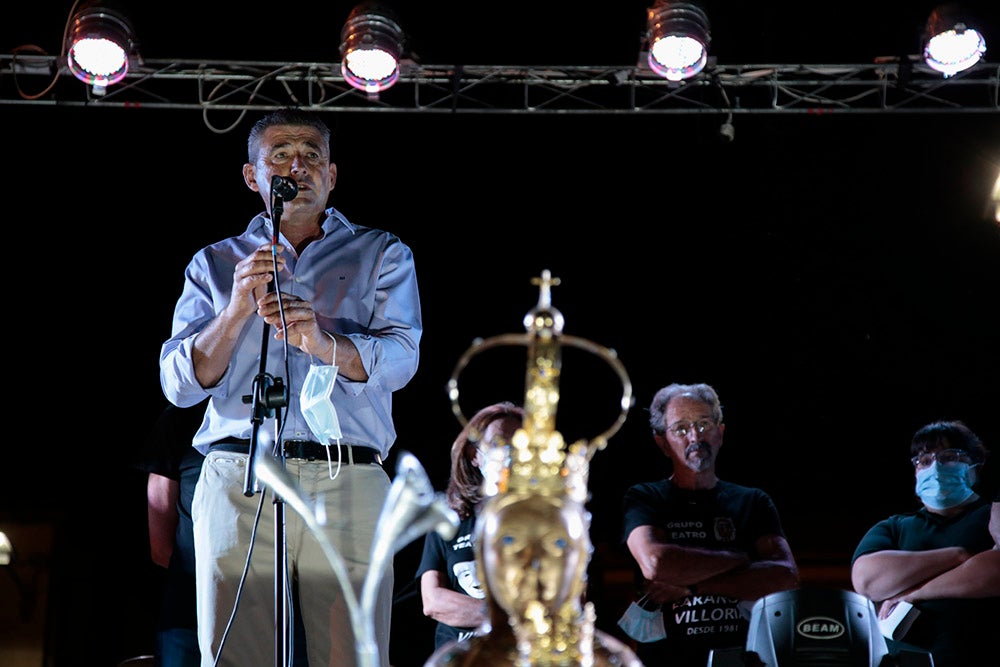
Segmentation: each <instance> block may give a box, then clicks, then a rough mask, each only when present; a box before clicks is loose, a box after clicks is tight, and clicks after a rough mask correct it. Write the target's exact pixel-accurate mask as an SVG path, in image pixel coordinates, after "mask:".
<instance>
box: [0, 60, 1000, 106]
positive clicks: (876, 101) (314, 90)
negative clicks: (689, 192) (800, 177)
mask: <svg viewBox="0 0 1000 667" xmlns="http://www.w3.org/2000/svg"><path fill="white" fill-rule="evenodd" d="M641 61H642V60H641V59H640V62H641ZM998 82H1000V64H997V63H979V64H978V65H977V66H976V67H974V68H972V69H969V70H966V71H965V72H962V73H960V74H958V75H955V76H953V77H950V78H947V79H945V78H943V77H942V76H941V75H940V74H939V73H937V72H933V71H932V70H930V69H929V68H927V67H926V66H924V65H922V64H920V63H918V62H916V61H913V60H903V61H900V60H899V59H894V60H893V61H892V62H885V63H875V64H866V65H856V64H855V65H851V64H826V65H773V64H770V65H769V64H762V65H716V64H711V63H710V65H709V67H708V68H706V70H705V71H704V72H703V73H702V74H701V75H700V76H698V77H696V78H694V79H692V80H689V81H686V82H682V83H672V82H668V81H666V80H665V79H662V78H661V77H659V76H657V75H656V74H654V73H653V72H652V71H650V70H649V69H648V67H643V66H601V67H588V66H555V67H509V66H483V65H472V66H451V65H420V64H416V63H414V62H410V61H405V62H404V63H403V64H402V66H401V73H400V77H399V80H398V82H397V83H396V85H395V86H393V87H392V88H390V89H389V90H386V91H383V92H382V93H381V94H380V95H378V96H369V95H366V94H365V93H363V92H361V91H358V90H356V89H354V88H352V87H351V86H349V85H348V84H347V83H346V82H345V81H344V78H343V77H342V76H341V74H340V67H339V63H334V64H331V63H288V62H284V63H282V62H253V61H215V62H208V61H192V60H147V61H144V62H143V63H141V64H139V65H133V67H132V68H131V69H130V70H129V73H128V75H127V76H126V78H125V79H124V80H123V81H121V82H119V83H118V84H115V85H112V86H110V87H108V88H107V89H104V90H101V89H98V88H94V87H92V86H87V85H85V84H82V83H81V82H79V81H77V80H76V79H75V78H74V77H73V75H72V74H71V73H70V72H69V71H68V69H67V68H66V66H65V65H64V64H62V63H61V62H60V60H59V59H58V58H57V57H55V56H49V55H35V54H24V53H20V54H2V55H0V104H11V105H50V106H71V107H72V106H85V107H107V108H116V107H117V108H129V107H133V108H138V107H142V108H156V109H199V110H204V111H207V110H211V109H218V110H236V111H243V110H257V111H268V110H273V109H276V108H279V107H282V106H288V105H294V106H300V107H307V108H311V109H314V110H317V111H323V110H327V111H338V112H345V111H347V112H381V113H464V114H515V113H524V114H623V115H629V114H633V115H634V114H698V113H708V114H728V113H732V114H827V113H831V114H846V113H864V114H902V113H945V114H956V113H997V112H998V111H1000V92H998V91H1000V83H998Z"/></svg>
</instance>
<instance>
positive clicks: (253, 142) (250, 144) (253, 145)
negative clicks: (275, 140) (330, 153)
mask: <svg viewBox="0 0 1000 667" xmlns="http://www.w3.org/2000/svg"><path fill="white" fill-rule="evenodd" d="M275 125H298V126H302V127H311V128H313V129H315V130H316V131H317V132H319V134H320V136H321V137H323V143H325V144H326V147H327V150H329V148H330V127H329V126H328V125H327V124H326V123H324V122H323V119H322V118H320V116H319V114H317V113H315V112H313V111H307V110H305V109H299V108H297V107H284V108H282V109H278V110H277V111H272V112H271V113H269V114H268V115H266V116H264V117H263V118H261V119H260V120H258V121H257V122H256V123H254V124H253V127H251V128H250V134H249V136H248V137H247V159H248V161H250V162H256V161H257V155H258V154H259V153H260V140H261V138H262V137H263V136H264V132H265V131H266V130H267V128H269V127H274V126H275Z"/></svg>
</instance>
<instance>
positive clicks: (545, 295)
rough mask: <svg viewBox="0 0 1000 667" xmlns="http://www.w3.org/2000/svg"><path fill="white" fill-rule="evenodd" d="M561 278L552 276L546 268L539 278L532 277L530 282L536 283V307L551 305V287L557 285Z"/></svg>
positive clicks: (548, 306)
mask: <svg viewBox="0 0 1000 667" xmlns="http://www.w3.org/2000/svg"><path fill="white" fill-rule="evenodd" d="M560 282H562V281H561V280H559V278H553V277H552V272H551V271H549V270H548V269H545V270H543V271H542V275H541V277H539V278H532V279H531V284H532V285H538V307H539V308H550V307H551V306H552V288H553V287H555V286H557V285H558V284H559V283H560Z"/></svg>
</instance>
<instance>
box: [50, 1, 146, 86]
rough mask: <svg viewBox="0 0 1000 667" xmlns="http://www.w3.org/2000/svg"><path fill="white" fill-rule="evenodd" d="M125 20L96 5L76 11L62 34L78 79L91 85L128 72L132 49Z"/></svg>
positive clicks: (112, 80)
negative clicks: (65, 35) (64, 36)
mask: <svg viewBox="0 0 1000 667" xmlns="http://www.w3.org/2000/svg"><path fill="white" fill-rule="evenodd" d="M132 42H133V38H132V27H131V26H130V25H129V22H128V20H126V19H125V17H124V16H121V15H119V14H117V13H115V12H112V11H110V10H108V9H105V8H103V7H100V6H98V5H96V4H95V5H89V6H87V7H85V8H84V9H82V10H80V11H79V12H77V13H76V14H75V15H74V16H73V19H72V22H71V24H70V29H69V32H68V34H67V37H66V54H67V56H66V57H67V61H68V64H69V69H70V71H72V72H73V75H74V76H75V77H76V78H78V79H79V80H80V81H83V82H84V83H87V84H94V85H95V86H108V85H111V84H113V83H118V82H119V81H121V80H122V79H124V78H125V75H126V74H127V73H128V57H129V52H130V51H131V49H132Z"/></svg>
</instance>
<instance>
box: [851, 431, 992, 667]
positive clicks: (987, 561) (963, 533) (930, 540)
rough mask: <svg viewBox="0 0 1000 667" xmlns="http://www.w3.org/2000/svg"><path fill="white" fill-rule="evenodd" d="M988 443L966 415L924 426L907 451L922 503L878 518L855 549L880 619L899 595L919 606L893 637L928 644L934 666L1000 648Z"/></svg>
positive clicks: (908, 645)
mask: <svg viewBox="0 0 1000 667" xmlns="http://www.w3.org/2000/svg"><path fill="white" fill-rule="evenodd" d="M988 453H989V452H988V450H987V449H986V447H985V446H984V445H983V443H982V442H981V441H980V439H979V437H978V436H977V435H976V434H975V433H974V432H973V431H972V430H971V429H969V427H968V426H966V425H965V424H964V423H962V422H960V421H938V422H933V423H930V424H927V425H926V426H923V427H921V428H920V429H918V430H917V432H916V433H915V434H914V436H913V439H912V441H911V444H910V456H911V463H912V465H913V471H914V477H915V492H916V495H917V497H918V498H919V499H920V502H921V505H922V506H921V507H920V509H918V510H916V511H912V512H906V513H902V514H895V515H893V516H890V517H888V518H887V519H884V520H882V521H879V522H878V523H876V524H875V525H874V526H872V527H871V528H870V529H869V530H868V532H866V533H865V535H864V536H863V537H862V538H861V541H860V543H859V544H858V546H857V548H856V549H855V551H854V555H853V557H852V558H851V582H852V585H853V586H854V589H855V591H857V592H858V593H860V594H861V595H864V596H865V597H867V598H869V599H870V600H872V601H873V602H875V603H876V605H877V607H878V612H879V618H880V619H886V618H888V617H889V615H890V614H891V613H892V611H893V610H894V609H895V608H896V606H897V605H900V604H904V605H912V606H913V610H915V611H911V613H915V618H914V619H913V621H912V624H911V625H910V626H909V628H908V629H907V630H906V632H905V634H902V635H901V636H900V637H899V638H898V639H893V638H887V640H886V643H887V644H888V647H889V651H890V653H897V652H898V651H900V650H909V651H914V650H916V651H927V652H930V653H931V655H932V656H933V658H934V667H968V666H969V665H977V664H984V663H982V662H980V661H981V660H982V659H983V657H984V656H988V655H991V654H994V653H995V650H996V649H995V644H996V638H995V634H996V631H997V628H1000V542H998V539H1000V538H998V530H1000V528H998V527H996V526H994V527H991V521H994V522H996V521H997V520H998V519H997V516H998V513H1000V509H998V508H1000V497H998V496H997V492H996V490H995V489H994V491H993V493H992V503H991V498H989V497H983V496H982V495H981V492H982V489H979V487H978V484H977V482H978V481H979V479H980V471H981V468H982V466H983V464H984V463H985V462H986V459H987V456H988ZM991 504H992V507H991ZM991 515H992V517H993V518H991Z"/></svg>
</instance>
